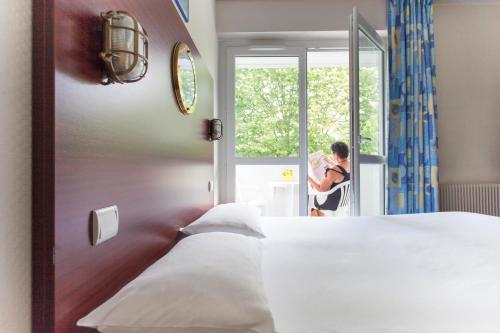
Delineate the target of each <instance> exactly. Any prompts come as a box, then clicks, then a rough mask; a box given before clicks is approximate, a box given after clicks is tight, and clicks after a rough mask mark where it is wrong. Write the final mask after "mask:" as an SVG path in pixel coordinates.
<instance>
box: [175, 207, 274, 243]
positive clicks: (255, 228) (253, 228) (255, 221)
mask: <svg viewBox="0 0 500 333" xmlns="http://www.w3.org/2000/svg"><path fill="white" fill-rule="evenodd" d="M259 218H260V212H259V209H257V208H256V207H253V206H250V205H245V204H238V203H228V204H221V205H217V206H215V207H214V208H212V209H210V210H209V211H208V212H206V213H205V214H204V215H202V216H201V217H200V218H199V219H197V220H196V221H194V222H193V223H191V224H190V225H188V226H187V227H185V228H182V229H181V232H182V233H184V234H187V235H194V234H199V233H203V232H232V233H236V234H242V235H246V236H253V237H257V238H264V237H265V235H264V233H263V232H262V229H261V227H260V221H259Z"/></svg>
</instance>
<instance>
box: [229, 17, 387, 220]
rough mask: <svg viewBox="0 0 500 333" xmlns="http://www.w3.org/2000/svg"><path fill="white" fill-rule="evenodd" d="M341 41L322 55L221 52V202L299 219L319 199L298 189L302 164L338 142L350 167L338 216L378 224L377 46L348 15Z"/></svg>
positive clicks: (382, 178) (380, 111) (381, 191)
mask: <svg viewBox="0 0 500 333" xmlns="http://www.w3.org/2000/svg"><path fill="white" fill-rule="evenodd" d="M349 36H350V38H349V45H348V43H347V42H346V43H345V44H344V45H343V46H336V47H327V48H321V47H319V48H307V47H305V46H304V47H289V46H274V45H272V46H265V47H230V48H228V49H227V52H226V53H225V55H224V56H225V57H226V61H225V62H226V66H227V67H226V72H225V73H224V76H225V77H224V78H223V82H225V86H223V88H222V89H221V91H222V94H221V96H222V97H223V99H224V100H223V103H222V107H223V108H224V112H223V114H225V116H226V118H225V123H226V127H225V128H226V131H225V132H226V133H225V136H224V141H223V143H224V147H225V149H224V152H223V155H222V158H221V162H222V163H221V164H222V166H226V168H225V169H224V168H223V169H222V172H221V177H220V180H221V183H222V184H221V185H222V186H223V189H222V192H223V199H222V200H223V201H226V202H231V201H236V202H242V203H248V204H251V205H254V206H256V207H258V208H260V210H261V211H262V214H263V215H268V216H297V215H303V216H305V215H309V213H310V208H311V207H312V206H311V203H312V202H314V201H313V200H314V198H315V196H317V195H320V194H321V193H319V194H318V193H317V191H316V192H315V189H313V188H312V187H310V186H309V185H308V171H311V170H312V168H311V170H308V165H309V163H308V159H309V155H312V156H321V154H322V153H324V154H326V155H328V156H330V157H331V152H330V145H331V144H332V143H333V142H335V141H342V142H345V143H346V144H347V145H348V146H349V147H350V166H351V183H350V189H351V194H350V198H348V200H350V207H349V205H348V207H343V208H346V209H345V210H343V211H345V212H347V214H348V213H349V208H350V214H351V215H381V214H384V212H385V187H386V139H385V133H386V130H385V127H386V126H385V112H386V101H387V98H386V49H385V43H384V42H383V40H382V38H381V37H380V36H379V35H378V34H377V33H376V32H375V30H373V29H372V28H371V27H370V26H369V25H368V24H367V23H366V21H365V20H364V19H363V18H362V16H361V15H359V13H358V12H357V11H356V10H354V11H353V14H352V16H351V28H350V34H349ZM311 165H313V163H311ZM323 173H324V172H323ZM323 173H321V174H320V175H319V176H318V175H315V174H314V173H311V175H315V176H316V178H317V177H319V178H322V176H323ZM336 213H337V215H339V214H338V213H339V212H336Z"/></svg>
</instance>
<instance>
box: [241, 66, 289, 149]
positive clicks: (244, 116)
mask: <svg viewBox="0 0 500 333" xmlns="http://www.w3.org/2000/svg"><path fill="white" fill-rule="evenodd" d="M235 103H236V105H235V110H236V156H238V157H291V156H294V157H295V156H299V59H298V57H237V58H236V59H235Z"/></svg>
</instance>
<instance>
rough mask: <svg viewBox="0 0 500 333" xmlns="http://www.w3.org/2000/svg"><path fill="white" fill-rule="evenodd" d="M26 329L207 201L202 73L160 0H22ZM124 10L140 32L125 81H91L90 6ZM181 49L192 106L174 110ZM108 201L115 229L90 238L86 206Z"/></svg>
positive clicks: (110, 279)
mask: <svg viewBox="0 0 500 333" xmlns="http://www.w3.org/2000/svg"><path fill="white" fill-rule="evenodd" d="M33 7H34V8H33V19H34V20H33V331H34V332H44V333H45V332H72V333H73V332H86V331H88V330H82V329H78V328H76V326H75V323H76V321H77V320H78V319H79V318H81V317H82V316H84V315H85V314H86V313H88V312H89V311H90V310H92V309H94V308H95V307H96V306H97V305H99V304H101V303H102V302H103V301H105V300H106V299H107V298H109V297H110V296H112V295H113V294H114V293H115V292H116V291H118V290H119V289H120V288H121V287H122V286H123V285H125V284H126V283H127V282H128V281H130V280H131V279H133V278H134V277H136V276H137V275H138V274H139V273H140V272H141V271H143V270H144V269H145V268H146V267H148V266H149V265H151V264H152V263H153V262H154V261H155V260H157V259H158V258H159V257H160V256H162V255H164V254H165V253H166V252H167V251H168V250H169V248H170V247H171V246H172V245H173V243H174V241H175V239H176V237H177V229H178V228H179V227H180V226H184V225H186V224H189V223H190V222H192V221H193V220H194V219H195V218H197V217H198V216H200V215H201V214H202V213H203V212H204V211H205V210H206V209H208V208H209V207H211V206H212V205H213V193H210V192H209V191H208V181H209V180H211V179H212V178H213V145H212V143H210V142H209V141H208V140H206V120H207V119H209V118H211V117H212V115H213V81H212V78H211V76H210V75H209V72H208V71H207V67H206V66H205V65H204V63H203V61H202V59H201V58H200V56H199V53H198V51H197V49H196V46H195V45H194V44H193V41H192V40H191V38H190V36H189V34H188V32H187V30H186V28H185V25H184V23H183V22H182V21H181V18H180V17H179V15H178V13H177V11H176V9H175V7H174V5H173V4H172V1H171V0H141V1H137V0H34V1H33ZM108 10H126V11H129V12H131V13H133V14H134V15H135V16H136V17H137V19H138V20H139V22H140V23H141V24H142V25H143V26H144V28H145V29H146V30H147V32H148V34H149V37H150V49H149V70H148V73H147V75H146V77H145V78H144V79H143V80H141V81H139V82H136V83H131V84H124V85H120V84H114V85H108V86H104V85H101V84H100V78H101V71H102V64H101V62H100V60H99V59H98V53H99V51H100V49H101V32H100V22H101V21H100V17H99V14H100V12H102V11H108ZM177 41H184V42H186V43H187V44H188V45H189V46H190V47H191V49H192V50H193V53H194V56H195V63H196V69H197V78H198V89H199V99H198V105H197V110H196V111H195V112H194V113H193V114H191V115H189V116H186V115H183V114H181V113H180V112H179V110H178V108H177V105H176V104H175V97H174V94H173V90H172V84H171V73H170V61H171V53H172V49H173V46H174V44H175V43H176V42H177ZM114 204H116V205H118V208H119V213H120V228H119V233H118V235H117V236H116V237H115V238H113V239H111V240H109V241H107V242H104V243H103V244H101V245H98V246H91V243H90V235H89V234H90V214H91V211H92V210H93V209H97V208H102V207H107V206H110V205H114Z"/></svg>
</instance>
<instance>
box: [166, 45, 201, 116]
mask: <svg viewBox="0 0 500 333" xmlns="http://www.w3.org/2000/svg"><path fill="white" fill-rule="evenodd" d="M172 82H173V85H174V92H175V98H176V100H177V104H178V105H179V109H180V110H181V112H182V113H184V114H190V113H193V112H194V110H195V109H196V95H197V87H196V70H195V66H194V59H193V56H192V54H191V50H190V49H189V46H187V45H186V44H185V43H182V42H179V43H177V44H175V47H174V52H173V55H172Z"/></svg>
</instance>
